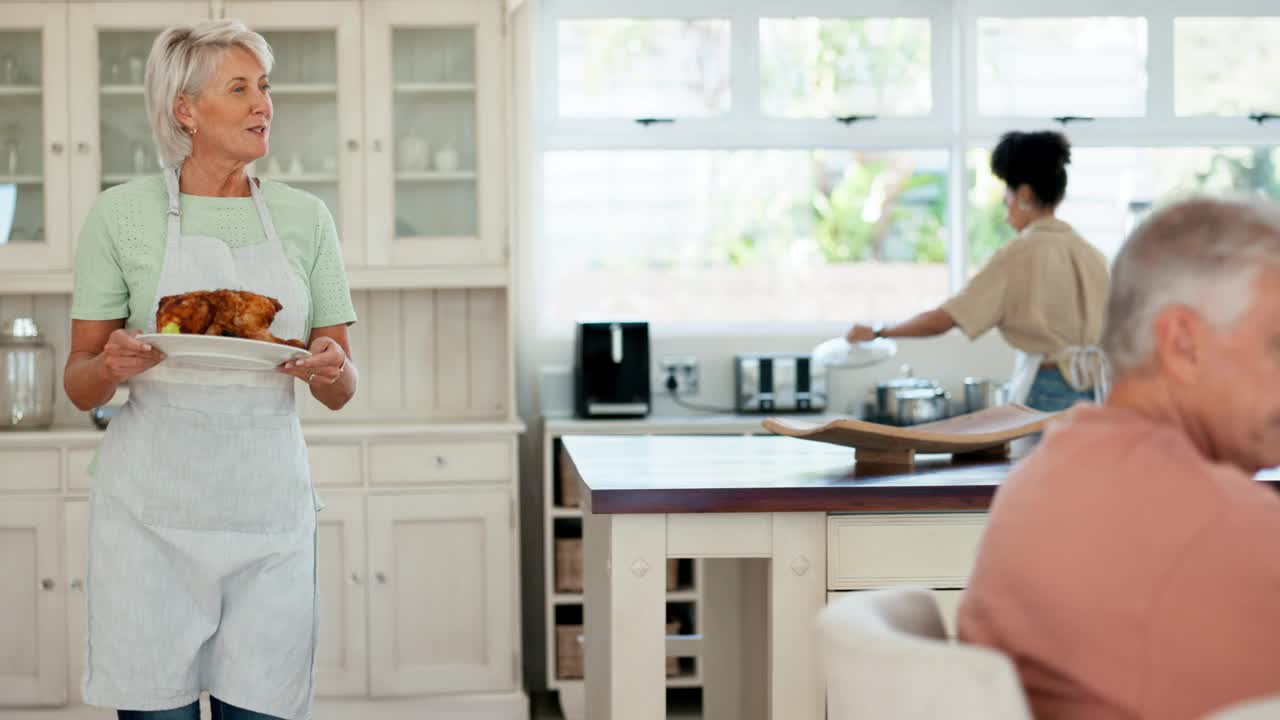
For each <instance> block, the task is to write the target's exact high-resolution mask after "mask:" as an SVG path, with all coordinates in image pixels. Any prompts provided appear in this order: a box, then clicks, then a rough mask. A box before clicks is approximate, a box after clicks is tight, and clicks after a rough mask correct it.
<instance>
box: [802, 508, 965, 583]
mask: <svg viewBox="0 0 1280 720" xmlns="http://www.w3.org/2000/svg"><path fill="white" fill-rule="evenodd" d="M986 519H987V516H986V514H985V513H936V514H901V515H899V514H893V515H888V514H886V515H833V516H831V517H830V518H828V520H827V587H828V589H831V590H858V589H866V588H877V587H888V586H892V585H919V586H923V587H929V588H962V587H964V586H965V585H966V583H967V580H968V577H969V573H970V571H972V569H973V562H974V559H975V558H976V557H977V555H978V543H979V542H980V541H981V539H982V530H983V528H984V527H985V525H986Z"/></svg>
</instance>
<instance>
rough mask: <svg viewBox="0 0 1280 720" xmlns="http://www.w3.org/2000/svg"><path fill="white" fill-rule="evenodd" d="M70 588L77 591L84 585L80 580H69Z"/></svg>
mask: <svg viewBox="0 0 1280 720" xmlns="http://www.w3.org/2000/svg"><path fill="white" fill-rule="evenodd" d="M70 587H71V589H72V590H79V589H80V588H82V587H84V583H83V582H81V580H80V578H71V585H70Z"/></svg>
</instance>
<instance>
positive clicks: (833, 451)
mask: <svg viewBox="0 0 1280 720" xmlns="http://www.w3.org/2000/svg"><path fill="white" fill-rule="evenodd" d="M1032 447H1033V445H1032V444H1031V442H1030V441H1029V440H1025V439H1024V440H1021V441H1018V442H1017V443H1015V444H1014V453H1013V459H1011V460H999V461H973V460H969V461H954V460H952V458H951V456H949V455H922V456H919V457H918V458H917V461H916V466H915V469H914V470H912V471H910V472H904V471H894V470H888V471H886V470H884V469H883V468H879V469H874V470H868V469H862V470H860V469H859V468H858V466H857V464H856V463H854V459H853V454H854V451H853V449H852V448H846V447H841V446H837V445H830V444H827V443H819V442H812V441H808V440H798V439H796V438H788V437H780V436H753V437H741V436H731V437H726V436H711V437H693V436H683V435H678V436H670V435H667V436H656V435H655V436H604V435H571V436H566V437H565V438H563V445H562V448H561V452H560V458H559V461H560V463H561V464H560V471H561V472H563V473H567V474H568V476H569V479H570V480H574V481H580V482H581V483H582V485H583V492H584V493H587V495H588V496H589V497H590V502H591V508H592V512H596V513H605V514H615V513H616V514H632V513H705V512H716V513H732V512H869V511H899V512H904V511H905V512H914V511H960V510H985V509H986V508H987V507H988V506H989V505H990V504H991V498H992V497H993V496H994V495H995V491H996V488H997V487H999V485H1000V482H1001V481H1002V480H1003V479H1004V478H1005V476H1006V475H1008V474H1009V470H1010V469H1011V468H1012V467H1013V464H1014V462H1016V460H1017V458H1019V457H1021V456H1024V455H1025V454H1026V453H1027V452H1029V451H1030V449H1031V448H1032ZM1259 479H1261V480H1266V481H1270V482H1273V483H1274V482H1275V481H1277V480H1280V474H1278V473H1276V472H1274V471H1269V472H1267V473H1264V474H1263V475H1260V476H1259Z"/></svg>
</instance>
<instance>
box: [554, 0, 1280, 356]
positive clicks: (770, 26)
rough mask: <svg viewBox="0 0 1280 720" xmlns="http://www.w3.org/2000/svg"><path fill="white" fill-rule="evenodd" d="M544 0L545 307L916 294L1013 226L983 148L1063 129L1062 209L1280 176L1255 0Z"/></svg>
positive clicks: (627, 307) (748, 308)
mask: <svg viewBox="0 0 1280 720" xmlns="http://www.w3.org/2000/svg"><path fill="white" fill-rule="evenodd" d="M1152 5H1157V4H1156V3H1149V2H1136V1H1135V2H1125V1H1124V0H1105V1H1104V0H1077V2H1075V3H1072V5H1071V7H1069V8H1065V9H1064V8H1063V7H1062V6H1061V3H1057V2H1047V1H1043V0H1019V1H1018V2H1012V1H1010V0H968V1H967V2H963V3H961V2H953V1H952V0H838V1H837V0H785V1H784V0H680V1H678V2H677V1H676V0H644V1H643V2H642V1H640V0H542V2H540V3H539V4H538V5H537V7H538V8H539V13H540V25H539V30H538V33H537V46H538V48H539V50H538V53H539V63H538V66H537V67H538V68H539V69H540V71H539V73H538V74H537V76H536V79H535V82H536V83H537V87H536V89H535V93H534V97H537V98H540V100H539V101H538V102H539V104H538V107H537V108H535V117H536V123H537V126H536V132H535V134H534V137H535V138H536V142H537V143H538V146H537V147H536V148H535V150H536V157H537V158H538V165H539V169H538V173H537V177H536V178H535V198H536V200H537V202H538V207H539V208H540V222H539V225H540V228H539V242H538V245H537V251H536V252H535V253H534V258H533V260H534V262H535V263H536V264H537V266H538V271H537V273H536V280H535V282H536V284H537V297H538V300H539V306H538V310H537V313H536V315H537V318H538V324H539V329H540V331H542V332H544V333H549V334H558V333H566V332H568V331H569V330H568V328H569V327H570V325H571V323H572V322H573V320H575V319H578V318H580V317H583V316H614V317H622V316H626V317H638V318H643V319H647V320H649V321H650V322H654V323H661V324H663V325H664V326H668V327H671V326H686V327H689V326H697V327H698V328H700V329H704V330H705V329H711V331H712V332H715V331H717V330H716V329H718V330H719V331H720V332H725V333H728V332H733V331H734V330H735V328H734V326H742V325H753V326H760V325H762V324H763V325H769V324H783V323H788V324H807V325H814V324H831V325H837V324H839V325H844V324H847V323H849V322H852V321H855V320H874V319H894V318H900V317H903V316H906V315H908V314H910V313H913V312H916V311H920V310H924V309H928V308H929V307H932V306H935V305H936V304H937V303H939V302H941V301H942V300H944V299H945V298H946V297H947V296H948V295H950V294H951V293H953V292H955V291H956V290H958V289H959V287H960V286H961V285H962V284H963V282H964V281H965V280H966V278H967V277H969V276H970V275H972V273H973V272H974V271H976V269H977V268H978V267H980V266H981V264H982V263H983V262H985V261H986V259H987V258H989V257H990V255H991V253H993V252H994V251H995V250H996V249H997V248H998V247H999V246H1000V245H1001V244H1003V243H1004V242H1007V241H1008V240H1009V239H1010V238H1011V237H1012V235H1013V232H1012V230H1011V229H1010V228H1009V227H1008V226H1007V225H1006V224H1005V223H1004V208H1003V204H1002V201H1001V200H1002V197H1003V192H1004V187H1003V186H1002V185H1001V184H1000V182H999V181H998V180H997V179H996V178H994V177H992V175H991V173H990V170H989V167H988V162H989V150H990V148H991V147H992V146H993V145H994V144H995V142H996V141H997V140H998V138H999V136H1000V135H1001V134H1002V133H1003V132H1005V131H1008V130H1015V129H1017V130H1035V129H1058V130H1061V131H1063V132H1065V133H1066V134H1067V136H1068V137H1069V139H1070V140H1071V141H1072V143H1073V147H1074V151H1073V162H1072V164H1071V166H1070V167H1069V177H1070V180H1069V185H1068V190H1067V197H1066V199H1065V200H1064V202H1063V204H1062V206H1061V208H1060V209H1059V216H1060V217H1062V218H1063V219H1065V220H1067V221H1068V222H1070V223H1072V224H1073V225H1075V226H1076V228H1077V229H1078V230H1080V232H1081V233H1082V234H1083V235H1084V236H1085V237H1086V238H1088V239H1089V240H1090V241H1092V242H1094V243H1095V244H1096V245H1097V246H1098V247H1099V248H1100V249H1101V250H1103V251H1104V252H1105V253H1106V254H1108V255H1113V254H1114V253H1115V251H1116V250H1117V249H1118V247H1119V246H1120V244H1121V242H1122V241H1123V238H1124V236H1125V234H1126V232H1127V231H1128V230H1129V229H1130V228H1131V227H1132V226H1133V224H1134V223H1135V222H1136V221H1137V220H1138V219H1139V218H1140V217H1141V216H1142V214H1144V213H1145V212H1146V211H1147V210H1148V209H1149V208H1150V207H1152V206H1153V205H1156V204H1159V203H1160V202H1162V201H1165V200H1167V199H1169V198H1171V197H1175V196H1176V195H1178V194H1181V193H1185V192H1190V191H1196V190H1209V191H1249V192H1261V193H1265V194H1267V195H1270V196H1272V197H1276V198H1280V172H1278V171H1277V163H1278V162H1280V153H1277V151H1276V150H1275V148H1276V147H1277V146H1280V118H1278V117H1276V116H1280V90H1278V89H1277V88H1280V51H1278V50H1275V49H1273V46H1274V42H1272V40H1271V39H1272V38H1274V37H1276V36H1277V33H1280V7H1277V8H1273V7H1271V3H1270V2H1267V1H1265V0H1206V1H1201V0H1168V1H1167V2H1162V3H1159V4H1158V5H1160V7H1159V8H1158V9H1157V10H1155V11H1153V10H1152V9H1151V6H1152Z"/></svg>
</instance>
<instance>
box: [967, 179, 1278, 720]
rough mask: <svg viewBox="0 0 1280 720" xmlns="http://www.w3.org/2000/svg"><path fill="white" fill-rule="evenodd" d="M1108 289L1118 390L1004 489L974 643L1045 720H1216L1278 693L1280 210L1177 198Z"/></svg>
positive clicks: (1082, 411) (1141, 232)
mask: <svg viewBox="0 0 1280 720" xmlns="http://www.w3.org/2000/svg"><path fill="white" fill-rule="evenodd" d="M1109 293H1110V294H1109V297H1108V301H1107V311H1106V313H1107V314H1106V319H1105V321H1104V324H1105V329H1104V333H1103V348H1104V350H1105V351H1106V353H1107V355H1108V358H1109V360H1110V362H1111V365H1112V368H1113V372H1114V380H1113V383H1112V387H1111V393H1110V395H1109V396H1108V398H1107V399H1106V401H1105V403H1104V404H1102V405H1088V404H1086V405H1078V406H1076V407H1075V408H1074V409H1072V410H1071V411H1069V412H1068V413H1067V414H1066V415H1065V416H1064V417H1063V419H1062V420H1060V421H1059V422H1056V423H1054V424H1053V425H1052V426H1051V427H1050V429H1049V431H1048V432H1046V433H1045V436H1044V438H1043V440H1042V441H1041V443H1040V445H1039V446H1038V447H1037V448H1036V449H1035V450H1034V451H1033V452H1032V453H1031V454H1030V455H1029V456H1028V457H1027V458H1026V459H1025V460H1023V461H1022V462H1021V463H1020V464H1019V465H1018V466H1017V467H1016V468H1015V469H1014V471H1013V472H1012V473H1011V474H1010V476H1009V478H1008V480H1007V481H1006V482H1005V483H1004V485H1003V486H1002V487H1001V488H1000V491H999V493H998V494H997V495H996V499H995V502H994V504H993V506H992V508H991V515H990V519H989V523H988V525H987V530H986V533H985V536H984V537H983V541H982V547H981V549H980V551H979V554H978V561H977V565H976V567H975V568H974V572H973V575H972V577H971V581H970V584H969V588H968V590H967V591H966V592H965V597H964V601H963V602H962V604H961V608H960V617H959V632H960V638H961V639H962V640H964V641H967V642H974V643H979V644H983V645H988V646H991V647H994V648H997V649H999V650H1002V651H1004V652H1005V653H1006V654H1008V655H1009V656H1010V657H1011V658H1012V659H1013V660H1014V662H1015V664H1016V665H1017V667H1018V671H1019V673H1020V675H1021V678H1022V682H1023V685H1024V687H1025V688H1026V690H1027V694H1028V697H1029V699H1030V701H1031V705H1032V708H1033V710H1034V711H1035V716H1036V717H1037V718H1040V719H1041V720H1043V719H1044V718H1049V719H1051V720H1058V719H1074V718H1081V719H1083V718H1089V719H1090V720H1099V719H1101V720H1106V719H1107V718H1126V719H1135V718H1152V719H1154V718H1159V719H1160V720H1178V719H1179V718H1201V717H1203V716H1204V715H1205V714H1206V713H1208V712H1210V711H1213V710H1215V709H1217V708H1220V707H1223V706H1226V705H1229V704H1232V703H1234V702H1236V701H1240V700H1244V699H1246V698H1251V697H1257V696H1260V695H1266V694H1272V693H1278V692H1280V552H1278V551H1277V548H1280V496H1278V495H1277V494H1276V492H1275V490H1274V489H1273V488H1272V487H1271V486H1270V485H1269V484H1267V483H1262V482H1258V481H1257V480H1255V479H1254V474H1255V473H1257V472H1258V471H1259V470H1261V469H1262V468H1268V467H1274V466H1277V465H1280V211H1277V209H1276V208H1274V207H1272V206H1270V205H1267V204H1264V203H1262V202H1260V201H1244V200H1241V201H1236V200H1218V199H1210V198H1193V199H1188V200H1184V201H1182V202H1179V203H1177V204H1173V205H1170V206H1168V207H1166V208H1164V209H1162V210H1160V211H1158V212H1156V213H1154V214H1153V215H1152V216H1151V217H1150V218H1148V219H1147V221H1146V222H1144V223H1143V224H1142V225H1141V226H1140V227H1139V228H1138V229H1137V230H1135V231H1134V233H1133V235H1132V236H1131V237H1130V238H1129V239H1128V241H1127V242H1126V244H1125V246H1124V248H1123V249H1122V250H1121V251H1120V254H1119V256H1118V257H1117V258H1116V261H1115V264H1114V266H1113V268H1112V274H1111V286H1110V290H1109Z"/></svg>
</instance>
